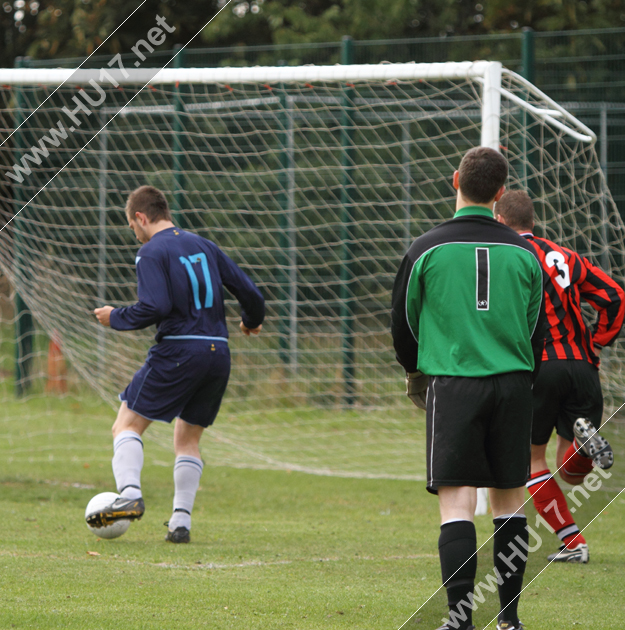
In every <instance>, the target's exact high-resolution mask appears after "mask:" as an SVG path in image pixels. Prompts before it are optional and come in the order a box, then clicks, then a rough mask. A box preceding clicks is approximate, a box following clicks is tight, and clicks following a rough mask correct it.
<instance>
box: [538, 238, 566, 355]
mask: <svg viewBox="0 0 625 630" xmlns="http://www.w3.org/2000/svg"><path fill="white" fill-rule="evenodd" d="M531 241H532V243H534V244H536V245H537V246H538V247H539V248H540V249H541V250H542V252H543V255H544V256H546V255H547V254H548V253H549V252H550V251H553V250H552V249H551V247H550V246H549V245H548V244H547V243H545V242H543V241H541V240H540V239H534V238H532V239H531ZM541 266H542V261H541ZM544 277H545V292H546V293H547V297H548V303H547V304H545V308H546V310H547V315H548V314H549V303H550V304H551V309H552V310H553V312H554V314H555V316H556V317H557V319H558V323H557V325H556V326H555V328H556V329H557V331H558V334H559V335H560V340H558V341H554V338H553V335H552V334H551V329H552V328H554V326H553V325H552V324H551V322H549V329H548V331H547V333H546V335H545V336H546V344H545V351H546V353H547V358H548V359H549V360H552V361H553V360H556V359H560V358H561V357H559V356H558V353H557V351H556V348H555V346H554V344H558V345H559V346H560V347H561V348H562V350H563V351H564V354H565V357H566V358H567V359H575V355H574V353H573V349H572V348H571V346H570V345H569V342H568V338H569V335H570V333H571V331H570V330H569V329H568V328H567V326H566V324H565V323H564V319H565V318H566V315H567V312H566V309H565V308H564V305H563V304H562V301H561V300H560V296H559V295H558V292H557V290H556V289H555V287H553V286H552V281H551V277H550V276H549V274H548V273H547V271H545V273H544ZM570 286H573V285H572V284H571V285H570ZM570 297H571V296H570V292H569V299H570ZM563 340H564V343H563Z"/></svg>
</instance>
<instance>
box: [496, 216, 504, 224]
mask: <svg viewBox="0 0 625 630" xmlns="http://www.w3.org/2000/svg"><path fill="white" fill-rule="evenodd" d="M495 220H496V221H497V223H503V224H504V225H506V222H505V221H504V218H503V217H502V216H501V215H500V214H496V215H495Z"/></svg>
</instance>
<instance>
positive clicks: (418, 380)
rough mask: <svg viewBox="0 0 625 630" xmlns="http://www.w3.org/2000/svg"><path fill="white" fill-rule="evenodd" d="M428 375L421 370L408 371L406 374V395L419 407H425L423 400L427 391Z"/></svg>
mask: <svg viewBox="0 0 625 630" xmlns="http://www.w3.org/2000/svg"><path fill="white" fill-rule="evenodd" d="M429 380H430V377H429V376H426V375H425V374H423V372H408V373H407V374H406V396H408V398H410V400H412V402H413V403H414V404H415V405H417V407H419V409H425V408H426V405H425V401H426V396H427V391H428V382H429Z"/></svg>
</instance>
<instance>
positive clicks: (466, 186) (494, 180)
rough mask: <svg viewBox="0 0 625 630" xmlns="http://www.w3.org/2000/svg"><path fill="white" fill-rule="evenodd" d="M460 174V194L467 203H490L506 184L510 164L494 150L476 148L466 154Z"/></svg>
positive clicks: (461, 163)
mask: <svg viewBox="0 0 625 630" xmlns="http://www.w3.org/2000/svg"><path fill="white" fill-rule="evenodd" d="M458 174H459V186H460V192H461V193H462V196H463V198H464V199H465V201H472V202H473V203H490V202H491V201H492V200H493V199H494V198H495V195H496V194H497V191H498V190H499V189H500V188H501V187H502V186H503V185H504V184H505V183H506V179H507V177H508V163H507V162H506V158H504V157H503V155H501V153H498V152H497V151H495V150H494V149H489V148H488V147H476V148H475V149H471V150H470V151H467V152H466V154H465V156H464V157H463V158H462V162H460V166H459V168H458Z"/></svg>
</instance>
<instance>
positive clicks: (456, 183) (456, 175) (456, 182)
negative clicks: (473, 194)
mask: <svg viewBox="0 0 625 630" xmlns="http://www.w3.org/2000/svg"><path fill="white" fill-rule="evenodd" d="M452 183H453V185H454V190H458V188H460V173H458V171H454V177H453V179H452Z"/></svg>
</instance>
